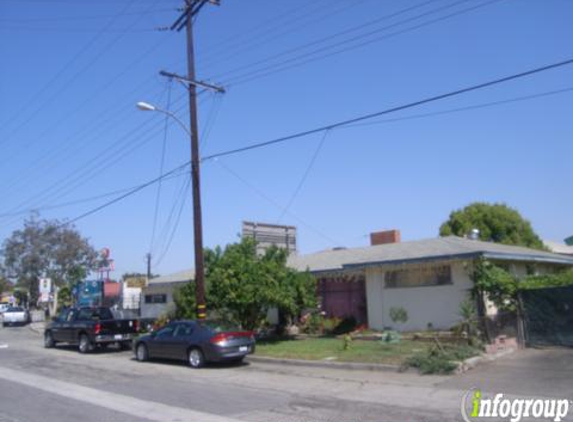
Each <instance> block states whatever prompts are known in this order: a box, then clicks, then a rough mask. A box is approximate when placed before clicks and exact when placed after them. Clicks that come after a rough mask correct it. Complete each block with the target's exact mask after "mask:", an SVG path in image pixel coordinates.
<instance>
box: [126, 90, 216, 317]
mask: <svg viewBox="0 0 573 422" xmlns="http://www.w3.org/2000/svg"><path fill="white" fill-rule="evenodd" d="M136 106H137V108H138V109H139V110H142V111H157V112H159V113H163V114H165V115H167V116H169V117H171V118H172V119H173V120H175V121H176V122H177V123H178V124H179V126H181V127H182V128H183V130H184V131H185V132H186V133H187V134H188V135H189V138H190V139H191V180H192V181H193V189H192V192H191V193H192V196H193V228H194V234H195V236H194V237H195V242H194V243H195V302H196V303H197V319H199V320H202V319H205V318H206V316H207V307H206V304H205V269H204V260H203V223H202V218H201V192H200V183H199V150H198V148H197V144H198V142H197V134H196V132H197V131H194V132H192V131H191V130H189V129H188V128H187V126H185V124H184V123H183V122H182V121H181V120H180V119H179V117H177V116H176V115H175V114H173V113H172V112H171V111H169V110H163V109H161V108H159V107H156V106H154V105H152V104H149V103H146V102H143V101H140V102H138V103H137V104H136ZM192 122H193V120H192ZM194 133H195V136H194Z"/></svg>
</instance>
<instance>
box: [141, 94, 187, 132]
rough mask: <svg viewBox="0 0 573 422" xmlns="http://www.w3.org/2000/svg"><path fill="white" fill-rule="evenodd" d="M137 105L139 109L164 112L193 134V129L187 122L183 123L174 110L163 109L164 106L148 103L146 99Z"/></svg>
mask: <svg viewBox="0 0 573 422" xmlns="http://www.w3.org/2000/svg"><path fill="white" fill-rule="evenodd" d="M136 107H137V108H138V109H140V110H141V111H157V112H159V113H163V114H166V115H168V116H169V117H171V118H172V119H173V120H175V121H176V122H177V123H178V124H179V126H181V127H182V128H183V130H184V131H185V132H187V135H189V136H191V131H190V130H189V129H188V128H187V126H185V123H183V122H182V121H181V120H180V119H179V117H177V115H175V114H173V113H172V112H170V111H169V110H163V109H162V108H159V107H155V106H154V105H152V104H149V103H146V102H144V101H140V102H138V103H137V104H136Z"/></svg>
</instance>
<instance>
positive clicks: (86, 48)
mask: <svg viewBox="0 0 573 422" xmlns="http://www.w3.org/2000/svg"><path fill="white" fill-rule="evenodd" d="M134 2H135V0H131V1H130V2H129V3H127V4H126V5H125V7H123V8H122V9H121V11H120V12H119V13H118V14H116V15H114V17H113V18H112V19H111V20H110V21H109V22H108V23H107V24H106V25H104V26H103V27H102V28H101V30H100V31H99V32H98V33H97V34H96V35H95V36H94V37H93V38H91V39H90V40H89V41H88V42H87V44H85V45H84V46H83V47H82V48H81V49H80V50H79V51H78V52H77V53H76V54H74V56H73V57H72V58H71V60H70V61H68V62H67V63H66V64H65V65H64V66H63V67H62V68H61V69H60V70H59V71H58V72H57V73H56V74H55V75H54V76H53V77H52V78H51V79H50V80H49V81H48V83H46V84H45V85H44V86H43V87H42V89H40V91H39V92H37V93H36V94H35V95H34V96H33V98H32V99H30V100H29V101H28V102H27V103H26V104H25V105H24V106H23V107H22V108H20V109H19V110H18V111H17V112H16V113H14V114H13V115H12V116H10V118H9V119H8V120H7V122H10V121H12V120H15V119H16V117H17V116H20V115H21V114H22V113H23V112H24V111H25V110H27V109H28V108H29V106H30V105H32V104H35V103H36V101H37V98H38V97H39V96H41V95H42V94H44V92H46V91H47V90H48V89H49V88H50V87H51V86H52V85H53V84H54V83H55V82H56V81H57V80H58V79H59V78H60V76H62V75H63V74H64V73H65V72H66V70H67V69H68V68H69V67H71V66H72V65H73V64H74V63H75V62H76V61H77V60H78V59H79V58H80V56H81V55H82V54H83V53H85V52H86V51H87V50H88V49H89V48H90V47H91V46H92V45H93V44H95V43H96V42H97V40H98V39H99V38H100V37H101V36H102V35H103V34H105V33H106V31H107V30H108V29H110V28H111V26H112V25H113V24H114V22H115V21H116V20H117V18H118V17H119V15H120V14H121V13H124V12H126V11H127V10H128V9H129V8H130V7H131V5H132V4H133V3H134ZM42 106H44V104H43V105H42ZM38 110H41V108H38V109H36V111H35V112H34V113H33V114H32V116H34V115H35V114H36V113H37V112H38ZM30 119H31V118H28V119H27V120H25V121H24V122H23V123H21V124H20V125H19V126H18V127H17V128H16V130H18V129H20V128H21V127H23V126H24V125H26V123H28V122H29V120H30ZM13 133H14V131H12V134H13ZM6 139H9V137H6V138H4V139H3V142H6Z"/></svg>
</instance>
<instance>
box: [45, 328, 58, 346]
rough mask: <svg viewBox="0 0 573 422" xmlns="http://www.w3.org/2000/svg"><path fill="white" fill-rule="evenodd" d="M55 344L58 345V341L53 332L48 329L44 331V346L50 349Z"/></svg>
mask: <svg viewBox="0 0 573 422" xmlns="http://www.w3.org/2000/svg"><path fill="white" fill-rule="evenodd" d="M55 345H56V342H55V341H54V336H52V332H51V331H46V332H45V333H44V347H45V348H46V349H50V348H51V347H54V346H55Z"/></svg>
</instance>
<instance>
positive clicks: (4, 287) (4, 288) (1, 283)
mask: <svg viewBox="0 0 573 422" xmlns="http://www.w3.org/2000/svg"><path fill="white" fill-rule="evenodd" d="M12 287H13V286H12V283H10V282H9V281H8V280H6V279H5V278H4V277H2V276H1V275H0V296H1V295H2V293H4V292H8V291H10V290H12Z"/></svg>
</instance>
